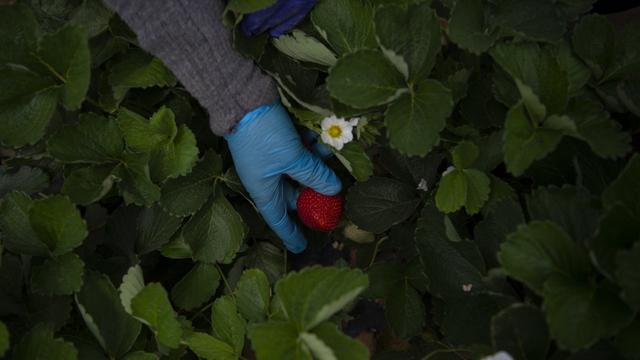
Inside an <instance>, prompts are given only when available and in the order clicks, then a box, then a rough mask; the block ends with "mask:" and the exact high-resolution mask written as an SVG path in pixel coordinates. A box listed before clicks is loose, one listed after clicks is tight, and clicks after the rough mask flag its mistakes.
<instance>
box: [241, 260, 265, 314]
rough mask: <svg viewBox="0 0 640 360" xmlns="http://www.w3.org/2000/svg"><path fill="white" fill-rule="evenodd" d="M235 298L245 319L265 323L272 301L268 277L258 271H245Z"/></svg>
mask: <svg viewBox="0 0 640 360" xmlns="http://www.w3.org/2000/svg"><path fill="white" fill-rule="evenodd" d="M235 298H236V302H237V303H238V311H239V312H240V314H241V315H242V317H243V318H245V319H247V320H248V321H250V322H254V323H258V322H262V321H264V320H265V318H266V317H267V314H268V311H269V302H270V299H271V288H270V287H269V279H268V278H267V275H265V273H264V272H262V271H261V270H258V269H248V270H245V271H243V272H242V276H240V280H238V284H237V286H236V291H235Z"/></svg>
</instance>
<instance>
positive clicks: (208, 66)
mask: <svg viewBox="0 0 640 360" xmlns="http://www.w3.org/2000/svg"><path fill="white" fill-rule="evenodd" d="M105 1H106V3H107V4H108V5H109V6H111V7H112V8H113V9H114V10H116V11H117V12H118V14H119V15H120V16H121V17H122V18H123V19H124V20H125V21H126V22H127V23H128V24H129V26H131V28H132V29H133V30H134V31H135V32H136V33H137V35H138V39H139V41H140V45H141V46H142V47H143V48H144V49H146V50H147V51H149V52H151V53H152V54H154V55H155V56H157V57H159V58H160V59H161V60H162V61H163V62H164V63H165V64H166V65H167V66H168V67H169V68H170V69H171V70H172V71H173V72H174V73H175V74H176V76H177V77H178V79H179V80H180V81H181V82H182V83H183V84H184V86H185V87H186V89H187V90H188V91H189V92H191V94H192V95H193V96H194V97H195V98H196V99H198V101H199V102H200V104H202V106H203V107H204V108H206V109H207V111H208V112H209V117H210V124H211V129H212V130H213V131H214V132H215V133H216V134H218V135H224V136H225V139H226V140H227V143H228V145H229V150H230V152H231V155H232V157H233V161H234V164H235V167H236V170H237V172H238V175H239V176H240V180H241V181H242V184H243V185H244V187H245V188H246V189H247V191H248V192H249V194H250V195H251V198H252V199H253V200H254V202H255V204H256V206H257V208H258V209H259V210H260V213H261V214H262V216H263V217H264V219H265V221H266V222H267V224H269V226H270V227H271V229H273V231H274V232H275V233H276V234H277V235H278V236H279V237H280V238H281V239H282V240H283V242H284V244H285V246H286V247H287V249H289V251H292V252H294V253H299V252H301V251H303V250H304V249H305V248H306V246H307V240H306V239H305V237H304V234H303V232H302V229H300V227H299V226H298V224H297V223H296V222H295V221H292V219H291V218H290V217H289V213H288V212H289V210H295V206H296V198H297V194H298V192H297V190H296V188H295V187H294V184H292V183H291V182H289V181H288V180H287V177H286V176H284V175H288V177H290V178H291V179H294V180H295V181H297V182H298V183H300V184H302V185H305V186H309V187H311V188H313V189H315V190H316V191H318V192H320V193H322V194H325V195H334V194H336V193H338V192H340V190H341V188H342V183H341V182H340V179H339V178H338V177H337V176H336V174H335V173H334V172H333V170H331V169H330V168H329V167H327V166H326V165H325V164H324V163H323V162H322V160H321V159H320V158H318V157H317V156H315V155H313V154H312V153H311V152H309V151H307V150H306V149H305V147H304V146H303V145H302V142H301V141H300V136H299V135H298V132H297V131H296V129H295V127H294V126H293V123H292V122H291V119H290V118H289V115H288V113H287V111H286V110H285V109H284V108H283V107H282V105H280V103H279V101H277V92H276V88H275V85H274V84H273V82H272V80H271V78H269V77H267V76H266V75H263V74H262V73H261V72H260V70H259V69H258V68H257V67H256V66H255V65H254V64H253V62H252V61H250V60H247V59H245V58H243V57H241V56H240V55H239V54H237V53H236V52H234V50H233V49H232V46H231V35H230V32H229V31H227V29H225V28H224V27H223V26H222V23H221V21H220V16H221V14H222V11H223V7H222V0H105ZM301 4H302V5H304V6H302V5H301ZM312 6H313V0H279V1H278V2H277V3H276V4H275V5H274V6H273V9H272V10H273V11H271V10H269V9H265V10H264V11H261V12H258V13H255V14H251V15H249V16H248V17H247V19H249V20H250V21H248V22H247V26H248V28H250V30H251V32H253V31H254V30H255V31H256V32H262V31H270V32H271V33H282V32H283V31H285V29H288V28H290V27H292V26H294V25H295V23H296V22H297V21H299V20H300V19H301V18H302V17H304V15H305V14H306V12H307V11H308V10H309V9H310V8H311V7H312ZM231 129H233V131H230V130H231Z"/></svg>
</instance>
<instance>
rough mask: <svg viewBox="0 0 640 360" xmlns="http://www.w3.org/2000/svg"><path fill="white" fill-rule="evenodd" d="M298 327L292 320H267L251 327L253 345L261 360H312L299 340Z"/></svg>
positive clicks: (250, 333) (250, 335) (250, 336)
mask: <svg viewBox="0 0 640 360" xmlns="http://www.w3.org/2000/svg"><path fill="white" fill-rule="evenodd" d="M298 336H299V334H298V329H296V327H295V325H294V324H292V323H290V322H275V321H270V322H265V323H260V324H255V325H253V326H251V327H250V328H249V338H250V339H251V345H252V346H253V349H254V350H255V352H256V357H257V358H258V359H260V360H312V357H311V354H310V353H309V351H308V350H307V349H306V348H305V349H302V348H301V347H300V343H299V342H298Z"/></svg>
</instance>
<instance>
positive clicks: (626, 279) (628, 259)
mask: <svg viewBox="0 0 640 360" xmlns="http://www.w3.org/2000/svg"><path fill="white" fill-rule="evenodd" d="M636 234H638V233H636ZM639 261H640V241H636V243H635V244H634V245H633V247H632V248H631V249H629V250H622V251H620V252H618V254H617V255H616V278H617V279H618V285H620V287H622V299H624V301H626V302H627V304H629V306H631V307H633V308H634V309H636V310H638V309H640V269H638V262H639Z"/></svg>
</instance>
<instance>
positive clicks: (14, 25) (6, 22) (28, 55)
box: [0, 4, 39, 89]
mask: <svg viewBox="0 0 640 360" xmlns="http://www.w3.org/2000/svg"><path fill="white" fill-rule="evenodd" d="M38 32H39V28H38V21H37V19H36V17H35V16H34V15H33V12H32V11H31V10H30V9H29V7H28V6H26V5H25V4H17V5H12V6H2V7H0V49H2V54H0V64H2V65H4V64H5V63H14V64H25V65H29V64H31V63H32V62H33V61H34V59H33V55H32V54H33V53H35V52H36V49H37V47H38ZM3 89H4V88H3Z"/></svg>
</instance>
